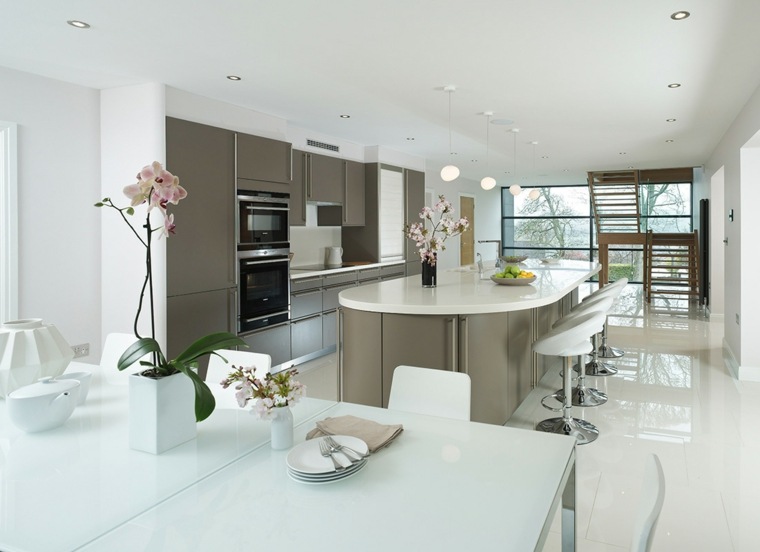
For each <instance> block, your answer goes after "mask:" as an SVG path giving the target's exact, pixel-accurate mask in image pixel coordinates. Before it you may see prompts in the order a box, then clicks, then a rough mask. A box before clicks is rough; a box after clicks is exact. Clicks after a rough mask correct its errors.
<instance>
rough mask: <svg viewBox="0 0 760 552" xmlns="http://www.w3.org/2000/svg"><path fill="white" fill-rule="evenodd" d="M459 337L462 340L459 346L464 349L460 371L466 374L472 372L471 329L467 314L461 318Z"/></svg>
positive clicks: (460, 361)
mask: <svg viewBox="0 0 760 552" xmlns="http://www.w3.org/2000/svg"><path fill="white" fill-rule="evenodd" d="M459 326H460V328H459V339H460V340H461V341H460V343H459V348H460V350H461V351H462V358H460V359H459V367H460V368H462V369H461V370H460V371H461V372H464V373H465V374H469V373H470V344H469V341H470V330H469V321H468V318H467V317H466V316H463V317H462V318H460V319H459Z"/></svg>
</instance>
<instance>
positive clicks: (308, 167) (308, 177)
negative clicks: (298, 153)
mask: <svg viewBox="0 0 760 552" xmlns="http://www.w3.org/2000/svg"><path fill="white" fill-rule="evenodd" d="M305 174H306V195H307V196H308V198H309V199H311V176H312V174H311V154H309V153H307V154H306V172H305Z"/></svg>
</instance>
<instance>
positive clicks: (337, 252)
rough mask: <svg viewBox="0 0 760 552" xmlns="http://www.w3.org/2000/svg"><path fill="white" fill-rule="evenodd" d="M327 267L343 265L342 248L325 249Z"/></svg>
mask: <svg viewBox="0 0 760 552" xmlns="http://www.w3.org/2000/svg"><path fill="white" fill-rule="evenodd" d="M325 264H326V265H327V266H342V265H343V248H342V247H328V248H327V261H326V262H325Z"/></svg>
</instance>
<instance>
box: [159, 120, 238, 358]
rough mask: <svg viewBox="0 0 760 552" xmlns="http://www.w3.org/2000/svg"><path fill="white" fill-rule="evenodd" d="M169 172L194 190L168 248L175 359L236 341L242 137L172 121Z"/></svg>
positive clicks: (177, 212)
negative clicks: (200, 345) (208, 339)
mask: <svg viewBox="0 0 760 552" xmlns="http://www.w3.org/2000/svg"><path fill="white" fill-rule="evenodd" d="M166 167H167V170H169V171H171V172H172V173H173V174H175V175H177V176H178V177H179V179H180V184H181V185H182V186H183V187H184V188H185V189H186V190H187V197H186V198H185V199H183V200H182V201H180V203H179V205H177V206H172V207H171V212H172V213H173V214H174V216H175V222H176V224H177V230H176V234H175V235H173V236H171V237H170V238H168V239H167V244H166V273H167V283H166V290H167V348H168V355H169V357H170V358H173V357H174V356H176V355H178V354H179V353H180V352H182V351H183V350H184V349H185V348H186V347H187V346H188V345H190V344H191V343H192V342H193V341H195V340H196V339H198V338H200V337H202V336H204V335H207V334H210V333H214V332H220V331H229V332H232V333H235V327H236V323H235V316H236V301H237V289H236V287H235V235H234V232H235V133H234V132H232V131H230V130H225V129H220V128H215V127H211V126H207V125H202V124H198V123H193V122H190V121H183V120H181V119H175V118H172V117H167V118H166Z"/></svg>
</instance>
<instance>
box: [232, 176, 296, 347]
mask: <svg viewBox="0 0 760 552" xmlns="http://www.w3.org/2000/svg"><path fill="white" fill-rule="evenodd" d="M237 207H238V208H237V217H236V219H237V220H236V226H237V259H238V282H239V294H238V296H239V298H240V301H239V305H238V333H245V332H250V331H252V330H256V329H258V328H263V327H266V326H271V325H273V324H279V323H282V322H287V321H288V320H289V319H290V259H289V254H290V240H289V236H290V234H289V232H290V227H289V220H288V212H289V196H288V194H283V193H273V192H252V191H242V190H239V191H238V196H237Z"/></svg>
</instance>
